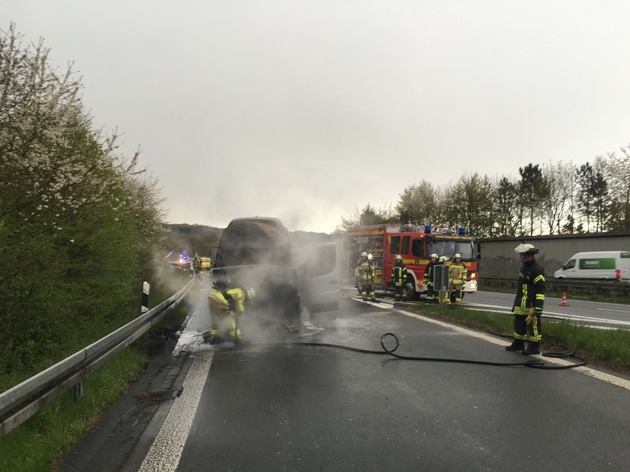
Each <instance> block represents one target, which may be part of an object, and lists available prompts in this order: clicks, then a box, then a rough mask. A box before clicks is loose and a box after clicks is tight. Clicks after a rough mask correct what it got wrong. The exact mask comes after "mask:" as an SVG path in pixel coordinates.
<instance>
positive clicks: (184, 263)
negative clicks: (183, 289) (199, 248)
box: [177, 254, 191, 267]
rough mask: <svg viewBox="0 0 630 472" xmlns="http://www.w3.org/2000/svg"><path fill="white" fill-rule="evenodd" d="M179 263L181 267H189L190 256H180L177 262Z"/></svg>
mask: <svg viewBox="0 0 630 472" xmlns="http://www.w3.org/2000/svg"><path fill="white" fill-rule="evenodd" d="M177 263H178V264H179V265H180V266H181V267H189V266H190V264H191V262H190V258H189V257H188V255H186V254H180V255H179V259H178V260H177Z"/></svg>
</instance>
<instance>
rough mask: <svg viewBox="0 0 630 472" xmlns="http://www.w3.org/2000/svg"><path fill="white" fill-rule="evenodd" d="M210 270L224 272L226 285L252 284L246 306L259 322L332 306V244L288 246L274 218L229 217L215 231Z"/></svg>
mask: <svg viewBox="0 0 630 472" xmlns="http://www.w3.org/2000/svg"><path fill="white" fill-rule="evenodd" d="M212 273H213V275H218V274H224V275H226V276H227V277H228V278H229V279H230V285H232V286H238V287H252V288H254V289H255V290H256V298H255V299H254V300H253V301H252V303H251V306H252V310H253V311H257V313H258V314H259V315H260V316H261V320H260V321H263V322H272V323H274V322H278V321H283V322H287V323H289V324H291V325H297V323H298V322H299V321H300V320H301V314H302V312H303V310H306V311H307V313H308V315H309V316H310V315H315V314H320V315H321V314H324V313H326V314H327V315H336V312H337V310H338V304H339V291H340V286H341V280H340V276H339V257H338V251H337V247H336V245H335V244H332V243H331V244H325V245H322V246H316V247H312V248H305V249H302V248H300V249H294V248H293V247H292V244H291V238H290V234H289V231H288V230H287V228H286V227H285V226H284V225H283V224H282V222H281V221H280V220H279V219H278V218H269V217H251V218H237V219H234V220H232V221H231V222H230V223H229V224H228V226H227V227H226V228H225V229H224V230H223V233H222V235H221V240H220V241H219V246H218V248H217V252H216V257H215V261H214V267H213V269H212ZM267 324H268V323H267Z"/></svg>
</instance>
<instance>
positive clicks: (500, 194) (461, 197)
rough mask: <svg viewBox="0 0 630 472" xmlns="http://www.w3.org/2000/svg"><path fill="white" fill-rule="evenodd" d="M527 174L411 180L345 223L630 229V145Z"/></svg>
mask: <svg viewBox="0 0 630 472" xmlns="http://www.w3.org/2000/svg"><path fill="white" fill-rule="evenodd" d="M518 173H519V177H518V178H514V177H508V176H501V177H498V178H495V179H492V178H490V177H488V176H487V175H483V176H482V175H480V174H479V173H474V174H473V175H471V176H462V177H460V178H459V180H458V181H457V182H455V183H454V184H449V185H448V186H446V187H445V188H439V187H437V186H436V185H434V184H433V183H431V182H430V181H427V180H422V181H421V182H420V183H418V184H413V185H410V186H408V187H406V188H405V189H404V190H403V192H402V193H401V194H400V195H399V199H398V202H397V204H396V206H395V208H394V209H392V208H391V207H390V208H385V209H378V208H374V207H373V206H372V205H371V204H369V203H368V204H367V205H366V206H365V207H364V208H363V209H362V210H358V209H355V211H354V213H353V214H351V215H350V216H348V217H342V221H341V225H340V229H342V230H345V229H348V228H350V227H353V226H363V225H370V224H411V225H414V226H421V225H425V224H431V225H435V226H444V227H453V228H455V227H465V228H467V230H468V232H469V233H470V234H471V235H474V236H475V237H478V238H492V237H519V236H533V235H541V234H549V235H551V234H574V233H590V232H607V231H629V230H630V145H629V146H622V147H621V148H620V149H619V151H618V152H609V153H606V154H605V155H601V156H597V157H596V158H595V159H594V162H593V163H592V164H591V163H589V162H587V163H585V164H582V165H580V166H577V165H575V164H573V163H564V162H550V163H548V164H543V165H538V164H532V163H530V164H527V165H525V166H524V167H519V169H518Z"/></svg>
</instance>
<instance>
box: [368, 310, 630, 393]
mask: <svg viewBox="0 0 630 472" xmlns="http://www.w3.org/2000/svg"><path fill="white" fill-rule="evenodd" d="M375 305H378V304H375ZM388 308H389V307H388ZM390 309H391V310H393V311H396V312H398V313H400V314H401V315H405V316H408V317H410V318H416V319H418V320H422V321H426V322H427V323H432V324H435V325H438V326H442V327H443V328H449V329H452V330H454V331H456V332H458V333H461V334H465V335H467V336H472V337H473V338H477V339H482V340H484V341H486V342H489V343H492V344H496V345H498V346H507V345H508V344H509V343H507V342H506V341H502V340H500V339H497V338H495V337H493V336H488V335H487V334H483V333H479V332H477V331H471V330H468V329H465V328H461V327H459V326H455V325H451V324H448V323H444V322H443V321H438V320H434V319H433V318H427V317H426V316H422V315H417V314H415V313H410V312H408V311H405V310H402V309H399V308H393V307H392V308H390ZM530 358H538V359H543V360H544V361H545V362H548V363H549V364H555V365H559V366H569V365H572V364H574V363H573V362H569V361H565V360H563V359H559V358H555V357H542V356H530ZM572 370H574V371H576V372H579V373H581V374H583V375H586V376H588V377H592V378H594V379H597V380H601V381H602V382H607V383H609V384H611V385H616V386H617V387H621V388H623V389H625V390H628V391H630V380H626V379H622V378H621V377H616V376H614V375H610V374H606V373H604V372H599V371H597V370H594V369H591V368H589V367H584V366H580V367H574V368H573V369H572Z"/></svg>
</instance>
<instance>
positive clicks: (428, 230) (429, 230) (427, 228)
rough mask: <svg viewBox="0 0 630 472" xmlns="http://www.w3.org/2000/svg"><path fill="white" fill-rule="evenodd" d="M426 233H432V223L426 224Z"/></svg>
mask: <svg viewBox="0 0 630 472" xmlns="http://www.w3.org/2000/svg"><path fill="white" fill-rule="evenodd" d="M424 234H431V225H425V227H424Z"/></svg>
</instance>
